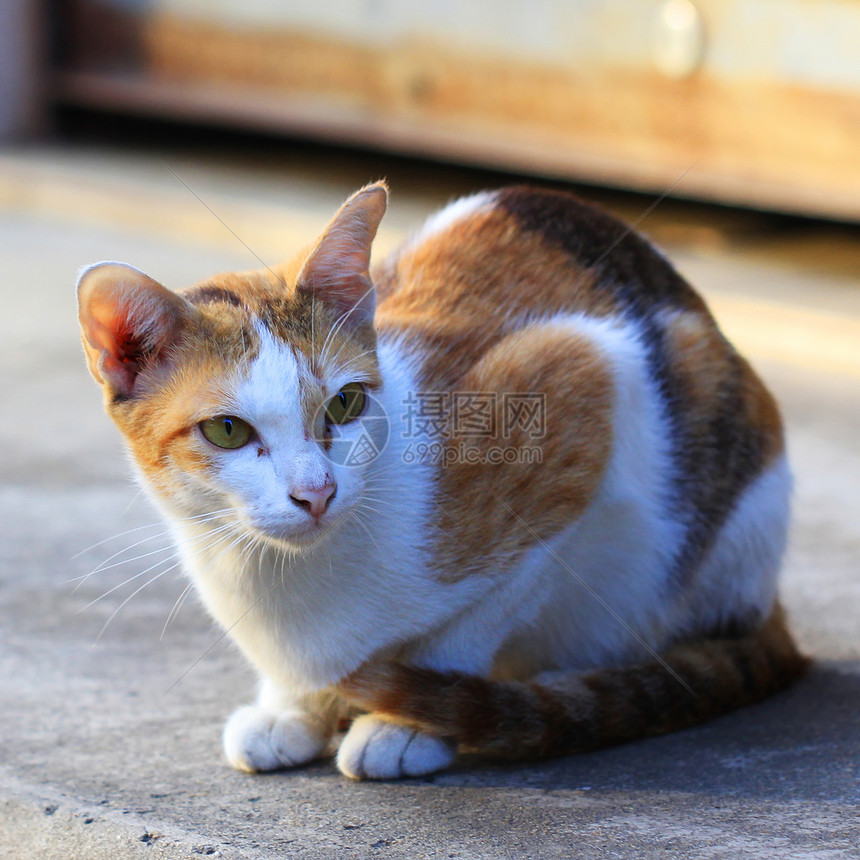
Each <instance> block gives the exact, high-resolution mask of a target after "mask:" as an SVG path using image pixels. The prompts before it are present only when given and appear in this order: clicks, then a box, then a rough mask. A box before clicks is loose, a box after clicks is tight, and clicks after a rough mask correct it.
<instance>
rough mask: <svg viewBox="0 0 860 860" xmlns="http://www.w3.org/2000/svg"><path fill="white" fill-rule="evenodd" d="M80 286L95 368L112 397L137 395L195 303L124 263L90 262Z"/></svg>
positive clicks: (80, 316)
mask: <svg viewBox="0 0 860 860" xmlns="http://www.w3.org/2000/svg"><path fill="white" fill-rule="evenodd" d="M77 290H78V319H79V320H80V323H81V337H82V340H83V344H84V352H85V353H86V356H87V364H88V365H89V368H90V373H92V375H93V376H94V377H95V380H96V382H98V383H100V384H101V385H103V386H104V387H105V388H106V389H107V392H108V394H109V396H110V397H111V399H116V398H128V397H131V396H132V395H133V393H134V390H135V383H136V382H137V378H138V376H139V375H140V373H141V371H142V370H143V369H144V368H148V367H152V366H153V365H155V364H156V363H158V362H159V361H160V360H162V359H163V358H164V356H165V355H166V353H167V350H168V348H169V346H170V345H171V344H172V343H174V342H175V341H176V338H177V335H178V334H179V332H180V331H181V330H182V328H183V327H184V326H185V325H186V323H187V322H188V319H189V318H190V316H191V313H192V312H193V308H192V306H191V305H189V303H188V302H187V301H186V300H185V299H183V298H182V297H181V296H178V295H176V293H172V292H170V290H168V289H166V288H165V287H163V286H161V284H159V283H158V282H157V281H154V280H153V279H152V278H150V277H148V276H147V275H144V274H143V272H141V271H138V270H137V269H135V268H133V267H132V266H126V265H124V264H122V263H97V264H96V265H94V266H89V267H88V268H86V269H84V270H83V272H81V275H80V277H79V278H78V287H77Z"/></svg>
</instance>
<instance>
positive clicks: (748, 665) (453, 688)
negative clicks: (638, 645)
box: [339, 606, 809, 759]
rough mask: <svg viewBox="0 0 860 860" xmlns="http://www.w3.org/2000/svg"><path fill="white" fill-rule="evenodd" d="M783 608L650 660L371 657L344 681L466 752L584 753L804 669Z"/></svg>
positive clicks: (748, 694)
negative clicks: (551, 666) (549, 665)
mask: <svg viewBox="0 0 860 860" xmlns="http://www.w3.org/2000/svg"><path fill="white" fill-rule="evenodd" d="M808 663H809V661H808V660H807V659H806V658H805V657H803V656H802V655H801V654H800V653H799V652H798V650H797V648H796V646H795V644H794V641H793V640H792V638H791V635H790V634H789V632H788V629H787V628H786V625H785V618H784V614H783V612H782V609H781V608H780V607H779V606H777V607H775V609H774V611H773V613H772V614H771V616H770V617H769V618H768V620H767V621H766V622H765V623H764V624H762V625H761V626H760V627H758V628H756V629H755V630H753V631H751V632H749V633H747V634H745V635H743V636H740V637H737V638H712V639H702V640H696V641H693V642H690V643H686V644H680V645H677V646H675V647H673V648H671V649H669V650H668V651H666V652H665V653H664V654H662V655H661V657H660V659H659V660H654V661H651V662H647V663H642V664H640V665H635V666H630V667H623V668H612V669H596V670H592V671H589V672H585V673H577V674H573V673H571V674H560V675H554V676H553V677H552V680H551V681H550V680H548V681H547V682H545V683H536V682H533V681H530V682H519V681H494V680H488V679H486V678H479V677H476V676H472V675H465V674H462V673H458V672H437V671H433V670H429V669H421V668H418V667H415V666H408V665H404V664H400V663H381V664H372V663H369V664H367V665H365V666H363V667H361V668H359V669H358V670H357V671H356V672H354V673H353V674H351V675H350V676H348V677H347V678H346V679H344V680H343V681H342V682H341V684H340V685H339V688H340V690H341V692H342V694H343V695H344V696H345V697H346V698H348V699H349V700H350V701H351V702H352V703H353V704H355V705H357V706H359V707H360V708H362V709H364V710H367V711H373V712H376V713H380V714H383V715H386V716H389V717H391V718H392V719H393V720H395V721H396V722H398V723H403V724H405V725H409V726H412V727H414V728H417V729H419V730H422V731H425V732H428V733H430V734H434V735H438V736H442V737H447V738H450V739H452V740H455V741H457V742H458V743H459V744H460V746H461V747H462V748H463V749H464V750H466V751H475V752H480V753H483V754H485V755H490V756H495V757H500V758H507V759H516V758H526V757H536V756H546V755H557V754H562V753H570V752H581V751H584V750H589V749H595V748H597V747H602V746H608V745H610V744H615V743H620V742H623V741H628V740H633V739H635V738H641V737H646V736H648V735H657V734H663V733H665V732H670V731H674V730H676V729H682V728H686V727H688V726H692V725H695V724H696V723H701V722H704V721H705V720H708V719H710V718H711V717H716V716H718V715H720V714H723V713H725V712H727V711H730V710H732V709H734V708H738V707H741V706H743V705H748V704H751V703H753V702H756V701H758V700H760V699H763V698H765V697H766V696H769V695H771V694H772V693H775V692H777V691H778V690H781V689H782V688H783V687H786V686H788V684H790V683H791V682H792V681H794V680H795V679H797V678H798V677H800V676H801V675H802V674H803V673H804V671H805V670H806V668H807V666H808Z"/></svg>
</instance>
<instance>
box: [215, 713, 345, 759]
mask: <svg viewBox="0 0 860 860" xmlns="http://www.w3.org/2000/svg"><path fill="white" fill-rule="evenodd" d="M328 739H329V732H328V731H327V729H326V727H325V726H324V724H323V723H322V722H321V721H320V720H317V719H315V718H314V717H312V716H310V715H308V714H303V713H301V712H299V711H290V712H287V713H283V714H273V713H271V711H267V710H265V709H264V708H258V707H255V706H254V705H247V706H246V707H244V708H239V710H238V711H235V712H234V713H233V714H232V716H231V717H230V719H229V720H227V725H225V726H224V753H225V754H226V756H227V761H229V762H230V764H231V765H233V767H235V768H236V769H237V770H245V771H249V772H251V773H254V772H256V771H263V770H279V769H282V768H288V767H297V766H298V765H300V764H305V763H306V762H309V761H311V760H312V759H315V758H316V757H317V756H318V755H319V754H320V753H321V752H322V751H323V750H324V749H325V747H326V745H327V744H328Z"/></svg>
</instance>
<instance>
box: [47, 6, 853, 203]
mask: <svg viewBox="0 0 860 860" xmlns="http://www.w3.org/2000/svg"><path fill="white" fill-rule="evenodd" d="M46 10H47V14H49V15H50V17H51V23H52V25H53V35H54V43H55V44H54V48H55V52H54V59H53V69H52V73H51V76H50V78H49V86H48V88H47V93H48V98H49V100H50V101H51V102H52V103H54V104H64V105H76V106H88V107H97V108H100V109H107V110H112V111H122V112H127V113H138V114H152V115H159V116H168V117H174V118H179V119H183V120H188V119H190V120H192V121H198V122H204V123H216V124H227V125H232V126H242V127H250V128H255V129H267V130H274V131H277V132H284V133H289V134H292V135H302V136H305V137H310V138H316V139H324V140H331V141H335V142H340V143H346V144H360V145H362V146H370V147H372V148H378V149H382V150H385V151H390V152H399V153H408V154H417V155H421V156H425V157H426V156H429V157H431V158H437V159H443V160H451V161H458V162H462V163H468V164H477V165H483V166H492V167H496V168H509V169H513V170H516V171H520V172H525V173H533V174H535V175H540V176H548V177H554V178H565V179H572V180H577V181H587V182H588V181H590V182H594V183H603V184H609V185H616V186H618V187H623V188H632V189H637V190H644V191H648V192H653V193H656V194H659V193H661V192H663V191H665V190H667V189H669V188H672V193H675V194H678V195H681V196H688V197H694V198H699V199H708V200H716V201H721V202H728V203H733V204H742V205H750V206H753V207H761V208H770V209H775V210H781V211H788V212H799V213H805V214H813V215H825V216H832V217H837V218H845V219H848V220H860V2H858V0H602V2H590V0H468V2H460V3H455V2H440V0H432V2H430V0H373V2H366V0H328V2H326V3H309V2H307V0H301V2H300V0H55V2H53V3H51V4H49V5H48V6H47V7H46Z"/></svg>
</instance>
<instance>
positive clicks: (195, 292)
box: [185, 287, 243, 308]
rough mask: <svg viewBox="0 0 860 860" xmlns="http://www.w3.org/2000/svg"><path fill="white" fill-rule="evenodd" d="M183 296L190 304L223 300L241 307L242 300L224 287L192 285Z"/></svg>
mask: <svg viewBox="0 0 860 860" xmlns="http://www.w3.org/2000/svg"><path fill="white" fill-rule="evenodd" d="M185 298H186V299H187V300H188V301H189V302H191V304H192V305H201V304H208V303H210V302H224V303H226V304H228V305H233V307H237V308H241V307H243V302H242V300H241V299H240V298H239V296H237V295H236V293H234V292H233V291H232V290H228V289H226V288H224V287H194V288H193V289H191V290H189V291H188V292H187V293H185Z"/></svg>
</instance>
